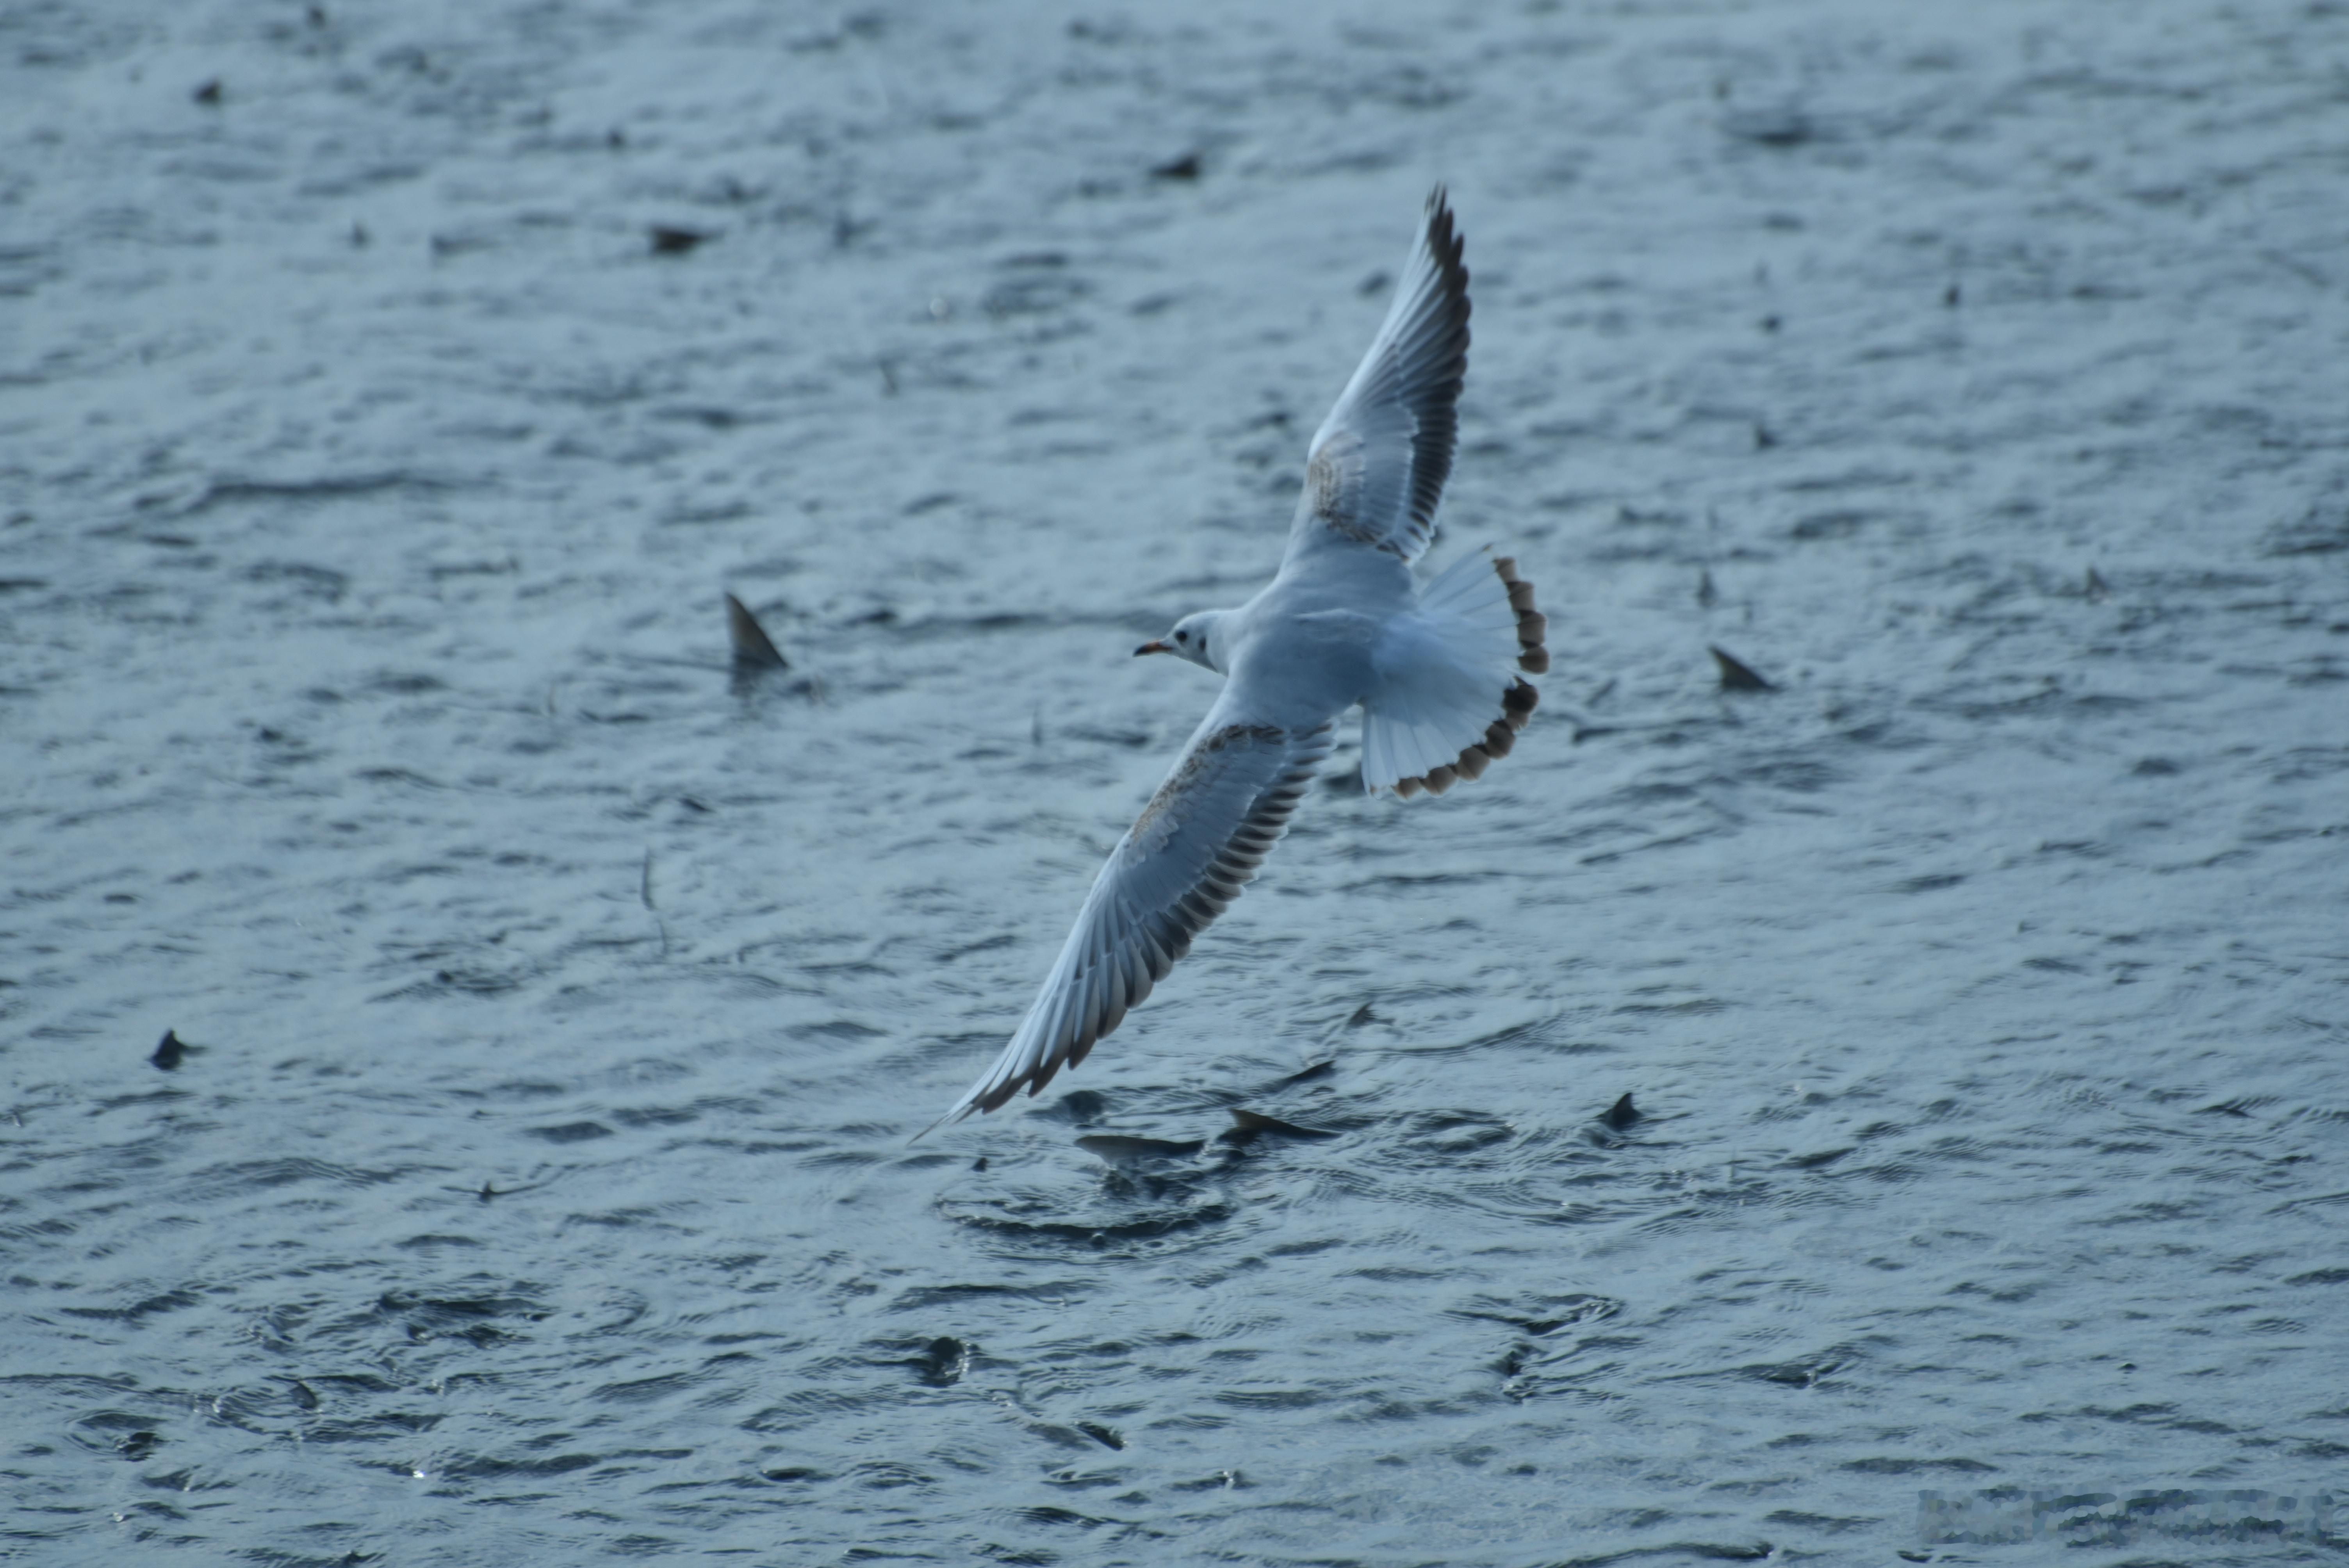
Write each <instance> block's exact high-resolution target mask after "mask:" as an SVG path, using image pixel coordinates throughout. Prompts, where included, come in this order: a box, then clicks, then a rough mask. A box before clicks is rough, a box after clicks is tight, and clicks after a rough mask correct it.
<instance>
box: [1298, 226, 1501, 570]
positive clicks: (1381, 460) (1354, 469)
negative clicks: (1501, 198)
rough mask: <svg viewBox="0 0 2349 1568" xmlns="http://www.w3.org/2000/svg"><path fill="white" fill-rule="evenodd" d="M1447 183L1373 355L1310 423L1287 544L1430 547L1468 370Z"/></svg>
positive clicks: (1462, 288) (1399, 551) (1460, 269)
mask: <svg viewBox="0 0 2349 1568" xmlns="http://www.w3.org/2000/svg"><path fill="white" fill-rule="evenodd" d="M1460 251H1461V242H1460V238H1459V236H1458V235H1457V234H1455V233H1454V232H1453V227H1452V208H1451V204H1450V203H1449V202H1448V201H1446V200H1445V197H1444V188H1443V187H1442V186H1440V185H1439V186H1437V187H1436V188H1435V190H1434V191H1432V192H1430V194H1429V195H1428V198H1427V216H1426V219H1425V221H1424V222H1422V224H1421V225H1420V231H1419V243H1418V244H1417V246H1415V247H1414V248H1413V251H1412V254H1411V264H1410V266H1408V267H1407V268H1405V269H1404V272H1403V275H1402V282H1401V283H1400V284H1396V285H1395V297H1394V304H1392V306H1390V307H1389V308H1388V310H1387V319H1386V323H1385V325H1382V326H1381V327H1380V328H1379V335H1378V338H1377V339H1376V341H1374V342H1373V343H1371V351H1370V353H1368V354H1366V355H1364V356H1362V363H1361V367H1360V368H1358V369H1357V370H1355V372H1354V378H1353V379H1352V380H1351V381H1349V382H1348V383H1346V390H1345V392H1344V393H1343V395H1341V396H1340V397H1339V399H1338V406H1337V407H1334V408H1332V409H1330V417H1329V418H1327V419H1324V420H1323V421H1322V422H1321V428H1320V429H1319V430H1318V431H1317V432H1315V434H1314V437H1313V447H1312V450H1311V453H1310V455H1309V457H1308V458H1307V459H1306V465H1305V493H1304V495H1303V496H1302V497H1300V498H1299V500H1298V503H1297V521H1296V522H1295V523H1294V524H1293V525H1292V526H1291V528H1290V530H1289V535H1288V553H1289V555H1290V556H1292V557H1294V556H1295V555H1296V554H1297V553H1298V552H1299V551H1302V550H1306V549H1309V548H1312V547H1314V546H1317V545H1319V544H1323V543H1326V542H1330V540H1331V539H1333V538H1334V539H1336V540H1340V541H1345V542H1352V543H1356V544H1362V545H1368V546H1370V547H1371V548H1372V549H1375V550H1384V551H1389V552H1392V553H1393V554H1395V555H1398V556H1400V557H1402V559H1403V560H1405V561H1411V560H1413V559H1415V558H1416V557H1417V556H1418V555H1419V553H1420V552H1422V551H1423V550H1425V549H1426V548H1427V544H1428V541H1429V539H1430V538H1431V537H1433V533H1434V531H1435V503H1436V502H1437V501H1438V500H1441V499H1442V497H1443V495H1444V480H1445V478H1446V477H1447V476H1449V475H1450V474H1451V472H1452V452H1453V449H1454V446H1455V445H1457V443H1458V434H1459V420H1458V417H1457V414H1456V411H1455V410H1456V406H1457V405H1458V403H1459V401H1460V383H1461V380H1462V378H1463V377H1464V376H1465V375H1466V374H1467V371H1468V269H1467V268H1466V267H1465V266H1464V265H1462V264H1461V261H1460Z"/></svg>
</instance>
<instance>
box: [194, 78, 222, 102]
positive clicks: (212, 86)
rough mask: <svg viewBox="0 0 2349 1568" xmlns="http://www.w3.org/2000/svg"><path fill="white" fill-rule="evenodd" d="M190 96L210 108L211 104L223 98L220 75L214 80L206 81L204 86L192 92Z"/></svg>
mask: <svg viewBox="0 0 2349 1568" xmlns="http://www.w3.org/2000/svg"><path fill="white" fill-rule="evenodd" d="M188 96H189V97H190V98H193V99H195V100H196V101H197V102H198V103H200V104H202V105H204V106H205V107H206V108H210V107H211V106H212V105H214V104H217V103H219V102H220V100H221V82H220V78H219V77H213V78H212V80H210V81H208V82H206V83H205V84H204V85H203V86H202V87H200V88H197V89H196V90H195V91H194V92H191V93H190V94H189V95H188Z"/></svg>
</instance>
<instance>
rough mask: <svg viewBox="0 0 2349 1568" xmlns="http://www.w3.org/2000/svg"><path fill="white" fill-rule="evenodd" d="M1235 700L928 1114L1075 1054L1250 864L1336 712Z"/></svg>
mask: <svg viewBox="0 0 2349 1568" xmlns="http://www.w3.org/2000/svg"><path fill="white" fill-rule="evenodd" d="M1333 729H1334V725H1333V724H1331V723H1324V724H1322V725H1320V726H1319V727H1315V728H1312V729H1306V730H1298V729H1289V728H1284V727H1281V726H1279V725H1277V724H1270V723H1265V722H1262V721H1260V720H1258V719H1257V718H1256V717H1253V716H1251V715H1250V714H1249V713H1248V712H1247V704H1246V702H1245V701H1244V700H1243V699H1239V698H1236V697H1235V696H1234V694H1233V692H1232V689H1231V688H1230V687H1228V686H1226V688H1225V691H1224V695H1223V696H1222V698H1221V699H1220V700H1219V701H1217V702H1216V706H1215V707H1214V708H1213V709H1212V710H1210V711H1209V713H1208V715H1207V717H1206V721H1205V722H1204V723H1202V724H1201V725H1200V726H1199V728H1198V732H1197V733H1196V734H1195V735H1194V736H1192V737H1191V743H1190V745H1188V746H1187V747H1185V748H1184V749H1183V756H1182V758H1181V759H1180V760H1178V761H1177V762H1176V763H1175V764H1174V770H1173V771H1172V772H1170V773H1169V774H1167V776H1166V781H1165V782H1164V784H1161V785H1160V786H1159V787H1158V792H1157V793H1156V794H1155V795H1153V796H1152V797H1151V798H1150V804H1149V805H1147V806H1145V807H1143V810H1142V815H1141V816H1140V817H1139V818H1137V819H1135V820H1134V824H1133V827H1131V828H1129V829H1127V830H1126V833H1125V837H1123V838H1122V839H1120V840H1119V841H1118V842H1117V848H1116V849H1114V850H1112V851H1110V857H1109V863H1108V864H1106V865H1104V866H1102V869H1101V875H1100V876H1098V877H1096V878H1095V879H1094V880H1093V889H1092V892H1091V893H1089V894H1087V895H1086V897H1085V903H1084V908H1083V909H1081V911H1079V912H1078V914H1077V923H1076V928H1075V929H1074V930H1072V931H1071V932H1070V933H1069V940H1068V943H1067V944H1066V945H1065V946H1063V947H1062V948H1061V957H1060V961H1059V962H1058V963H1056V964H1054V965H1052V973H1051V975H1050V976H1049V977H1048V978H1047V979H1046V980H1045V982H1044V988H1043V989H1042V990H1041V991H1040V992H1039V993H1037V996H1036V1000H1035V1003H1034V1004H1033V1005H1032V1006H1030V1007H1029V1009H1028V1016H1026V1017H1025V1018H1023V1019H1021V1020H1020V1024H1019V1032H1018V1033H1016V1034H1014V1035H1013V1036H1012V1037H1011V1043H1010V1044H1009V1045H1008V1046H1006V1047H1004V1048H1003V1054H1002V1055H1001V1056H1000V1057H997V1058H996V1062H995V1065H994V1066H993V1067H991V1068H988V1070H987V1076H986V1077H984V1078H980V1079H979V1080H978V1082H977V1083H976V1084H973V1085H972V1086H971V1088H970V1091H969V1092H968V1094H965V1095H964V1096H963V1097H962V1099H959V1100H957V1101H956V1102H955V1106H954V1109H951V1110H949V1111H947V1113H946V1115H945V1116H943V1117H941V1118H939V1121H940V1122H946V1121H958V1120H960V1119H962V1118H964V1117H966V1116H968V1115H969V1114H970V1113H971V1112H972V1111H975V1110H993V1109H996V1108H997V1107H998V1106H999V1105H1001V1104H1003V1103H1004V1101H1006V1100H1008V1099H1010V1098H1011V1097H1012V1096H1013V1095H1015V1094H1017V1093H1019V1091H1020V1090H1021V1089H1022V1088H1025V1089H1026V1090H1027V1091H1028V1092H1029V1093H1030V1094H1034V1093H1035V1092H1036V1091H1037V1090H1039V1089H1040V1088H1043V1087H1044V1086H1045V1085H1046V1084H1048V1083H1050V1082H1051V1081H1052V1075H1053V1074H1054V1073H1057V1072H1059V1071H1060V1070H1061V1068H1062V1067H1063V1066H1071V1067H1073V1066H1074V1065H1075V1064H1077V1063H1078V1062H1081V1061H1082V1060H1084V1059H1085V1053H1086V1052H1088V1051H1090V1050H1092V1047H1093V1042H1094V1041H1096V1040H1098V1039H1100V1038H1101V1037H1102V1036H1103V1035H1106V1034H1108V1033H1109V1032H1110V1031H1111V1030H1112V1029H1114V1028H1116V1027H1117V1026H1118V1024H1119V1022H1120V1021H1121V1020H1122V1019H1123V1018H1124V1016H1125V1014H1126V1009H1127V1008H1129V1007H1132V1006H1134V1005H1136V1004H1137V1003H1139V1002H1140V1001H1141V1000H1142V999H1143V997H1144V996H1147V995H1150V988H1151V986H1153V985H1155V984H1156V983H1157V982H1158V981H1159V980H1161V979H1163V978H1164V977H1165V975H1166V972H1167V971H1168V970H1170V969H1172V968H1173V967H1174V961H1175V960H1176V959H1178V958H1180V957H1182V956H1183V954H1185V953H1187V952H1189V951H1190V949H1191V939H1192V938H1193V937H1194V936H1195V935H1197V934H1199V933H1200V932H1201V931H1203V930H1205V929H1206V926H1207V924H1208V923H1209V922H1211V921H1213V920H1214V919H1215V918H1216V916H1217V915H1219V914H1221V913H1223V912H1224V909H1225V907H1226V905H1228V904H1229V903H1231V902H1232V900H1233V899H1235V898H1237V897H1238V896H1239V892H1240V884H1241V883H1243V882H1247V880H1248V879H1249V878H1250V877H1252V876H1254V875H1255V874H1256V869H1257V866H1258V865H1259V864H1261V863H1262V862H1263V861H1264V857H1265V854H1266V852H1267V851H1269V850H1270V849H1271V848H1272V846H1273V842H1274V841H1276V840H1277V839H1278V838H1279V837H1280V835H1281V833H1282V832H1283V831H1284V830H1286V829H1287V828H1288V819H1289V815H1290V814H1291V813H1292V812H1294V811H1295V810H1297V801H1298V798H1299V796H1300V795H1302V794H1303V793H1304V790H1305V787H1306V785H1307V784H1309V783H1310V782H1311V781H1312V779H1313V776H1314V770H1315V769H1317V768H1318V767H1319V765H1320V763H1321V761H1322V759H1323V758H1326V757H1328V756H1329V755H1330V740H1331V737H1332V732H1333ZM933 1125H936V1123H934V1124H933Z"/></svg>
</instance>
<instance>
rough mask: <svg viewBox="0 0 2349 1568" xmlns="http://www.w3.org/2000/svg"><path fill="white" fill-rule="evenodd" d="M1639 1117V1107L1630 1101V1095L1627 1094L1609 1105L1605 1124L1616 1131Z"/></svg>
mask: <svg viewBox="0 0 2349 1568" xmlns="http://www.w3.org/2000/svg"><path fill="white" fill-rule="evenodd" d="M1640 1119H1641V1115H1640V1108H1639V1107H1638V1106H1636V1105H1633V1104H1632V1103H1631V1097H1630V1095H1628V1094H1627V1095H1625V1096H1624V1097H1623V1098H1622V1099H1619V1100H1617V1101H1616V1102H1615V1103H1614V1104H1613V1105H1612V1106H1609V1108H1608V1110H1607V1125H1608V1126H1609V1127H1611V1128H1613V1129H1614V1130H1616V1131H1618V1132H1620V1131H1622V1130H1624V1129H1625V1128H1627V1127H1629V1126H1630V1125H1631V1124H1632V1123H1633V1122H1635V1121H1639V1120H1640Z"/></svg>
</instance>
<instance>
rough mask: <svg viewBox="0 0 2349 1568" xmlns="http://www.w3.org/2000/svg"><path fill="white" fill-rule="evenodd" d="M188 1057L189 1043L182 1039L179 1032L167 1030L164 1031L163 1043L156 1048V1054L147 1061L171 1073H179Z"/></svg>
mask: <svg viewBox="0 0 2349 1568" xmlns="http://www.w3.org/2000/svg"><path fill="white" fill-rule="evenodd" d="M187 1056H188V1042H187V1041H185V1040H183V1039H181V1038H180V1035H179V1031H178V1030H176V1029H166V1030H164V1031H163V1039H162V1043H161V1044H160V1045H158V1046H157V1047H155V1054H154V1055H153V1056H151V1057H148V1058H147V1059H148V1060H149V1061H150V1062H153V1063H154V1064H155V1065H156V1066H157V1067H159V1068H162V1069H163V1070H164V1071H165V1072H167V1073H169V1072H177V1071H179V1069H180V1064H181V1062H182V1061H185V1060H186V1059H187Z"/></svg>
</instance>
